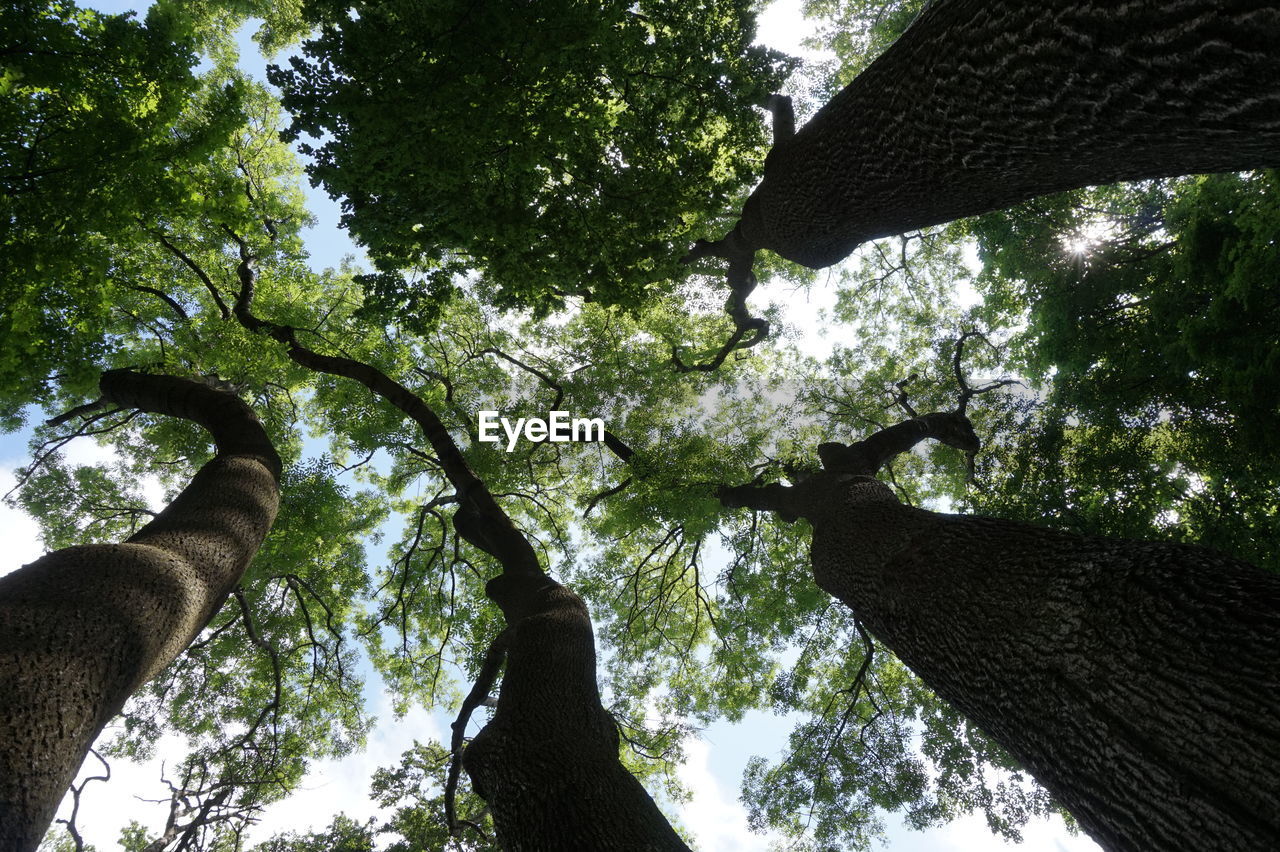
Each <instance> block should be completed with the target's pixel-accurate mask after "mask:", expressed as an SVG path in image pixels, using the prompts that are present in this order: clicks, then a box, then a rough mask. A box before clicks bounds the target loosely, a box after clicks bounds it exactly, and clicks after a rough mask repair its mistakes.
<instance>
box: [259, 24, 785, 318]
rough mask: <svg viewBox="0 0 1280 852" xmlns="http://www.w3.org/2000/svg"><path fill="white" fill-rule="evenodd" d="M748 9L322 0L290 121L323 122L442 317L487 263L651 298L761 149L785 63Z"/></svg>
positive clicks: (607, 295)
mask: <svg viewBox="0 0 1280 852" xmlns="http://www.w3.org/2000/svg"><path fill="white" fill-rule="evenodd" d="M749 9H750V4H749V3H747V2H744V0H708V2H700V3H687V2H679V3H677V2H668V0H647V2H642V3H639V4H633V3H626V2H617V0H610V2H601V3H577V2H556V3H550V4H548V3H542V4H539V5H537V6H536V7H533V6H529V5H528V4H526V3H519V2H505V3H498V4H486V5H485V6H484V7H483V8H478V7H476V6H475V5H474V4H470V3H456V2H434V3H431V4H428V5H427V6H423V5H422V4H421V3H414V2H403V3H376V4H375V3H369V4H356V5H355V6H354V7H353V6H351V4H348V3H328V2H314V3H309V4H307V5H306V14H307V16H308V18H309V20H310V22H311V23H312V24H313V25H314V26H317V27H318V28H319V31H318V32H317V34H316V35H314V36H313V37H312V38H310V39H309V40H308V41H307V42H306V43H305V44H304V46H303V50H304V56H303V57H295V58H293V59H292V60H290V68H289V69H288V70H284V69H275V70H273V71H272V72H271V75H270V76H271V80H272V82H273V83H274V84H275V85H278V86H280V87H281V89H282V90H283V92H284V94H283V102H284V105H285V107H286V108H287V109H288V110H289V111H290V112H291V113H292V114H293V123H292V126H291V128H290V129H289V135H290V137H291V138H298V137H299V136H300V135H302V134H306V135H307V136H308V138H310V137H315V138H316V139H322V140H323V141H321V142H319V143H317V144H312V143H310V142H307V143H305V144H304V145H303V146H302V150H303V151H304V152H305V153H309V154H311V155H312V156H313V162H312V164H311V165H310V166H309V167H308V171H309V173H310V175H311V178H312V181H313V182H316V183H323V184H324V186H325V187H326V189H327V190H328V191H329V193H330V194H331V195H332V196H333V197H334V198H341V199H342V202H343V206H344V211H345V212H344V218H343V221H344V224H345V225H346V226H347V227H349V228H350V229H351V231H352V233H353V234H354V235H355V236H356V238H357V239H359V240H360V241H361V242H362V243H363V244H364V245H366V246H367V247H368V249H369V252H370V256H371V257H372V258H373V259H374V260H375V263H376V264H377V265H378V266H379V268H380V274H379V275H376V276H371V277H370V278H369V279H368V280H369V284H370V286H371V287H372V292H373V293H374V294H376V295H377V297H378V300H379V301H381V302H384V303H386V305H387V306H388V307H392V306H397V307H407V308H408V309H409V311H410V315H411V316H417V317H418V319H419V321H421V322H424V323H428V324H429V323H430V322H432V321H433V319H434V318H435V317H436V316H437V315H438V311H439V307H438V300H439V299H440V298H442V297H444V296H446V295H447V294H448V293H450V292H452V291H453V290H454V289H455V288H456V283H455V281H454V278H455V277H456V276H458V275H460V274H464V273H468V272H472V271H475V272H481V273H483V274H484V281H485V286H486V287H489V288H493V290H494V299H495V300H496V302H497V303H499V304H507V305H511V304H520V305H525V306H534V307H536V308H538V309H539V310H542V311H546V310H548V309H549V308H552V307H559V306H562V305H563V304H564V298H565V296H566V295H568V294H571V293H572V294H590V295H591V296H592V298H595V299H600V300H603V301H606V302H610V303H619V304H625V305H630V306H635V305H638V304H640V303H641V302H642V301H643V300H644V299H646V298H647V297H648V296H649V295H650V292H651V291H652V290H653V289H654V288H656V287H661V286H664V284H663V282H666V281H667V280H669V279H672V278H676V277H679V272H680V266H679V264H678V252H677V250H676V247H677V246H679V245H682V244H684V243H687V242H688V241H689V240H690V239H692V237H693V235H694V234H695V233H697V232H699V231H700V230H701V229H702V227H703V224H704V223H705V222H707V221H708V220H709V219H712V218H714V217H716V216H719V215H722V214H723V212H724V211H725V210H726V209H727V207H728V205H729V204H730V203H731V202H732V201H734V200H735V196H736V194H737V193H739V192H741V190H742V188H743V186H744V185H745V184H746V183H747V182H748V180H749V175H750V173H751V170H752V166H753V163H754V161H755V160H757V159H758V158H759V157H761V156H763V154H764V142H765V140H764V134H763V129H762V128H761V127H760V124H759V121H758V119H757V117H756V111H755V109H754V106H756V105H758V104H762V103H763V102H764V101H765V99H766V97H767V96H768V95H769V93H770V92H772V91H774V90H775V89H776V87H777V86H778V85H779V84H780V83H781V80H782V78H783V77H785V75H786V71H787V69H788V63H787V62H786V61H784V58H783V57H782V56H780V55H778V54H777V53H775V52H773V51H769V50H766V49H764V48H761V47H757V46H753V45H752V44H751V41H752V38H753V36H754V21H753V18H752V14H751V12H750V11H749ZM533 31H536V32H537V33H538V37H537V38H536V39H533V38H528V37H527V33H529V32H533ZM387 44H394V45H396V50H395V53H394V54H392V55H391V56H385V55H383V53H382V50H381V46H383V45H387ZM375 45H377V46H378V47H377V48H374V49H371V48H373V46H375ZM480 93H483V95H482V94H480ZM407 266H412V267H413V268H414V269H415V271H416V273H417V276H418V277H417V278H415V280H414V282H413V283H412V284H411V285H410V284H408V283H406V282H405V281H404V280H403V279H402V277H401V273H402V271H403V270H404V269H405V268H406V267H407ZM402 313H403V311H402Z"/></svg>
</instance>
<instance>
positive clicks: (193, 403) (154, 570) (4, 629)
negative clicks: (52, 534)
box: [0, 371, 280, 852]
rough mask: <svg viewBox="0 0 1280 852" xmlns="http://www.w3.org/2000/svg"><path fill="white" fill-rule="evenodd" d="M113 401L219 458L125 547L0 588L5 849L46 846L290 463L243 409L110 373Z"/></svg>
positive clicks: (0, 583)
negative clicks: (82, 771) (70, 799)
mask: <svg viewBox="0 0 1280 852" xmlns="http://www.w3.org/2000/svg"><path fill="white" fill-rule="evenodd" d="M101 388H102V392H103V396H104V397H105V398H106V399H107V400H108V401H110V402H113V403H115V404H117V405H121V406H126V407H136V408H141V409H143V410H145V411H151V412H155V413H159V414H168V415H172V416H178V417H185V418H188V419H191V420H194V421H196V422H198V423H200V424H201V425H202V426H204V427H205V428H207V429H209V430H210V431H211V432H212V433H213V437H214V439H215V441H216V442H217V445H218V454H217V456H216V457H215V458H214V459H213V460H212V461H210V462H209V463H208V464H206V465H205V466H204V467H203V468H201V469H200V471H199V472H198V473H196V475H195V477H194V478H193V479H192V480H191V483H190V484H189V485H188V486H187V487H186V488H185V489H184V490H183V491H182V493H181V494H179V495H178V497H177V499H175V500H174V501H173V502H172V503H171V504H170V505H169V506H168V507H167V508H166V509H165V510H164V511H163V512H161V513H160V514H159V515H158V516H157V517H156V518H155V520H154V521H152V522H151V523H150V524H148V525H147V526H145V527H143V528H142V529H141V530H139V531H138V533H137V534H136V535H134V536H133V537H131V538H130V539H129V540H128V541H126V542H124V543H123V544H94V545H84V546H79V547H69V548H65V549H63V550H58V551H55V552H53V553H50V554H47V555H45V556H44V557H42V558H40V559H38V560H36V561H35V562H32V563H30V564H29V565H26V566H24V567H22V568H20V569H18V570H17V571H15V572H13V573H11V574H8V575H7V576H5V577H3V578H0V849H3V850H5V852H28V850H33V849H35V848H36V846H37V845H38V844H39V842H40V839H41V837H42V836H43V834H44V832H45V830H46V829H47V827H48V825H49V823H50V821H51V820H52V819H53V816H54V813H55V811H56V810H57V807H58V803H59V801H61V799H62V796H63V794H64V793H65V792H66V790H67V787H68V785H69V784H71V782H72V780H73V779H74V778H75V774H76V771H77V769H78V768H79V766H80V763H81V762H82V761H83V760H84V757H85V755H86V754H87V753H88V750H89V747H90V746H91V745H92V744H93V741H94V740H95V739H96V738H97V736H98V734H99V733H100V732H101V731H102V728H103V726H104V725H106V723H107V722H108V721H109V720H110V719H111V718H112V717H113V716H115V715H116V714H117V713H119V712H120V709H121V708H122V707H123V706H124V702H125V700H126V699H127V698H128V697H129V696H130V695H131V694H132V693H133V692H134V691H135V690H136V689H137V688H138V687H139V686H141V685H142V684H143V683H145V682H146V681H147V680H149V679H150V678H151V677H153V676H154V675H155V674H157V673H158V672H159V671H160V670H161V669H162V668H163V667H164V666H165V665H167V664H168V663H169V662H170V661H171V660H172V659H173V658H174V657H175V656H177V655H178V654H179V653H180V652H181V651H182V650H183V649H184V648H186V646H187V645H188V644H190V642H191V640H192V639H194V638H195V636H196V635H197V634H198V633H199V632H200V630H201V629H202V628H203V627H204V626H205V625H206V624H207V623H208V622H209V619H210V618H211V617H212V616H213V614H214V613H215V612H216V611H217V609H218V607H219V606H221V605H222V602H223V601H224V600H225V599H226V597H227V595H228V594H229V593H230V592H231V590H232V589H233V588H234V587H235V585H236V583H237V582H239V580H240V577H241V575H242V574H243V573H244V570H245V568H246V567H247V566H248V564H249V562H250V560H251V559H252V558H253V555H254V553H256V552H257V549H258V546H259V545H260V544H261V543H262V540H263V538H264V537H265V536H266V534H267V531H268V530H269V529H270V528H271V523H272V521H273V520H274V519H275V513H276V508H277V505H278V499H279V491H278V481H279V474H280V460H279V457H278V456H277V455H276V453H275V451H274V449H273V448H272V446H271V443H270V441H269V439H268V438H267V436H266V433H265V432H264V431H263V429H262V427H261V426H260V425H259V424H258V422H257V420H256V418H254V416H253V413H252V411H250V409H249V408H248V406H246V405H245V404H244V403H243V402H242V401H241V400H240V399H238V398H237V397H235V396H232V395H231V394H228V393H223V392H220V391H216V390H214V389H212V388H210V387H206V386H204V385H199V384H196V383H194V382H190V381H186V380H183V379H176V378H172V377H168V376H146V375H140V374H135V373H126V372H120V371H116V372H111V373H107V374H105V375H104V376H103V379H102V382H101Z"/></svg>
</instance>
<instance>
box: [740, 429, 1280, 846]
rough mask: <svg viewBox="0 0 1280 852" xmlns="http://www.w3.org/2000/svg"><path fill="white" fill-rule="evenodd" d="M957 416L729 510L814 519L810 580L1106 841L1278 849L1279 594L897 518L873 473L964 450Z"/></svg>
mask: <svg viewBox="0 0 1280 852" xmlns="http://www.w3.org/2000/svg"><path fill="white" fill-rule="evenodd" d="M954 414H958V415H959V417H958V418H957V417H955V416H952V417H945V416H939V415H937V414H932V415H925V416H923V417H918V418H913V419H912V420H909V421H905V422H903V423H902V424H899V425H898V426H895V427H891V428H890V429H887V430H883V431H881V432H877V433H875V434H874V435H871V436H869V437H868V438H866V439H864V440H863V441H861V442H858V443H856V444H853V445H851V446H848V447H845V446H843V445H839V444H836V445H832V444H824V445H823V446H822V447H820V449H819V451H820V453H822V456H823V464H824V467H825V470H824V472H823V473H820V474H816V475H814V476H812V477H809V478H808V479H805V480H803V481H801V482H800V483H798V484H797V485H795V486H790V487H788V486H781V485H771V486H740V487H738V488H734V489H728V490H726V491H725V492H724V496H723V498H722V499H724V500H725V502H726V503H727V504H728V505H731V506H733V505H736V506H748V507H751V508H755V509H768V510H771V511H774V512H777V513H779V514H780V515H781V516H782V517H783V518H784V519H785V518H798V517H803V518H805V519H806V520H808V521H809V522H810V523H811V524H812V526H813V549H812V557H811V558H812V561H813V570H814V576H815V579H817V581H818V584H819V585H820V586H822V587H823V588H824V589H826V590H827V591H829V592H830V593H831V594H832V595H834V596H835V597H836V598H838V599H839V600H841V601H843V602H844V603H845V604H847V605H848V606H849V607H850V608H851V609H852V610H853V611H854V613H855V614H856V615H857V617H858V618H859V619H860V620H861V621H862V622H863V623H865V624H866V626H867V629H868V630H870V631H871V632H872V633H874V634H875V636H876V637H877V638H878V639H880V641H882V642H884V643H885V645H886V646H888V647H889V648H890V649H892V650H893V652H894V653H895V654H896V655H897V656H898V657H899V658H900V659H901V660H902V661H903V662H904V663H906V664H907V665H908V666H909V667H911V669H912V670H913V671H914V672H916V673H917V674H918V675H919V676H920V677H921V679H923V680H924V682H925V683H927V684H928V685H929V686H930V687H931V688H932V689H933V690H934V691H936V692H937V693H938V694H939V695H940V696H941V697H943V698H944V699H946V700H947V701H948V702H950V703H951V704H952V705H953V706H955V707H956V708H957V709H959V710H960V712H962V713H964V714H965V716H966V717H968V718H969V719H970V720H972V721H974V722H975V723H976V724H978V725H979V726H980V727H981V728H982V729H983V730H984V731H986V732H987V733H988V734H989V735H991V736H992V737H993V738H994V739H995V740H996V741H997V742H999V743H1001V745H1003V746H1004V747H1005V748H1007V749H1009V751H1010V752H1011V753H1012V754H1013V755H1014V756H1015V757H1016V758H1017V759H1018V760H1019V762H1020V763H1022V764H1023V765H1024V766H1026V767H1028V768H1029V769H1030V770H1031V771H1032V772H1033V773H1034V774H1035V776H1036V778H1037V779H1038V780H1039V781H1040V782H1041V783H1042V784H1044V785H1045V787H1047V788H1048V789H1049V791H1050V792H1051V793H1053V795H1054V796H1055V798H1057V799H1058V800H1059V801H1060V802H1062V803H1063V804H1064V805H1065V806H1066V807H1067V808H1068V809H1069V810H1070V811H1071V813H1072V815H1073V816H1075V817H1076V819H1078V820H1079V821H1080V823H1081V824H1082V825H1083V826H1084V827H1085V829H1086V830H1088V831H1089V833H1090V834H1091V835H1092V836H1093V837H1094V838H1096V839H1097V840H1099V842H1101V843H1103V844H1104V845H1107V846H1111V847H1114V848H1146V849H1173V848H1177V847H1178V845H1180V844H1182V843H1185V841H1186V838H1187V837H1191V836H1197V835H1198V833H1199V832H1200V831H1202V830H1203V829H1202V828H1199V827H1201V826H1213V828H1212V832H1213V836H1214V843H1215V844H1216V845H1217V846H1219V847H1220V848H1223V849H1242V850H1243V849H1262V848H1265V847H1266V846H1267V845H1268V844H1269V843H1270V842H1272V841H1273V840H1274V839H1275V838H1276V837H1280V825H1277V824H1276V823H1275V822H1274V821H1273V820H1272V819H1270V818H1269V817H1267V816H1265V814H1266V813H1267V809H1266V805H1265V802H1267V801H1271V800H1273V799H1274V798H1275V796H1276V794H1277V793H1278V792H1280V778H1277V775H1276V773H1275V772H1274V770H1273V767H1274V756H1275V754H1276V745H1277V743H1280V730H1277V728H1276V727H1275V726H1274V724H1272V722H1271V721H1270V719H1269V716H1268V714H1267V711H1266V709H1265V708H1266V707H1268V706H1269V705H1270V703H1271V702H1272V701H1273V700H1274V697H1275V695H1276V694H1277V690H1280V679H1278V678H1277V676H1276V674H1275V672H1276V671H1277V663H1278V662H1280V643H1277V641H1276V638H1275V637H1276V635H1277V634H1276V632H1275V627H1276V625H1277V622H1280V579H1278V578H1277V576H1276V575H1274V574H1269V573H1267V572H1265V571H1262V570H1261V569H1258V568H1256V567H1254V566H1252V565H1249V564H1248V563H1244V562H1240V561H1238V560H1234V559H1231V558H1230V557H1227V556H1224V555H1222V554H1219V553H1216V552H1214V551H1210V550H1207V549H1203V548H1196V547H1191V546H1185V545H1181V546H1180V545H1169V544H1159V543H1154V542H1139V541H1129V540H1123V539H1102V538H1082V537H1079V536H1074V535H1071V534H1067V533H1061V532H1057V531H1054V530H1049V529H1044V528H1041V527H1035V526H1030V525H1027V524H1020V523H1017V522H1012V521H1000V520H996V519H992V518H984V517H978V516H957V515H939V514H935V513H932V512H927V511H924V510H921V509H916V508H912V507H906V506H903V505H902V504H901V502H900V501H899V499H898V498H897V496H896V495H895V494H894V493H893V491H892V490H891V489H890V488H888V487H887V486H886V485H884V484H883V483H881V482H879V481H878V480H876V479H875V478H874V473H875V472H876V471H877V470H878V469H879V468H880V467H881V466H882V465H883V464H884V463H885V462H887V461H888V460H889V459H890V458H891V457H892V456H893V455H895V454H897V453H898V452H902V451H904V450H905V449H907V448H909V447H910V446H911V445H913V444H914V443H915V442H917V441H919V440H923V439H924V438H934V439H936V440H940V441H944V442H946V443H950V444H953V445H955V446H957V447H959V448H961V449H966V450H972V449H977V446H978V444H977V440H976V436H975V435H974V434H973V432H972V429H971V428H969V429H966V426H967V423H966V422H963V420H964V418H963V410H962V409H961V410H960V411H958V412H955V413H954ZM957 420H958V421H959V422H957ZM824 448H825V452H824ZM940 637H945V639H942V640H941V641H940ZM1184 714H1185V715H1184ZM1102 755H1105V758H1102V757H1101V756H1102Z"/></svg>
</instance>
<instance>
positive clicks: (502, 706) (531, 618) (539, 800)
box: [463, 574, 688, 852]
mask: <svg viewBox="0 0 1280 852" xmlns="http://www.w3.org/2000/svg"><path fill="white" fill-rule="evenodd" d="M487 591H488V593H489V596H490V597H491V598H493V599H494V600H495V601H496V602H497V603H498V604H499V605H500V606H501V607H502V609H503V612H504V614H505V615H506V616H507V622H508V624H509V625H510V626H509V627H508V630H507V638H506V642H507V668H506V673H505V675H504V676H503V679H502V689H501V691H500V693H499V695H498V706H497V709H496V711H495V712H494V715H493V718H492V719H491V720H490V721H489V723H488V724H487V725H485V727H484V728H483V729H482V730H481V731H480V733H479V734H477V735H476V737H475V739H473V740H472V741H471V744H470V745H468V746H467V748H466V751H465V752H464V753H463V766H464V767H465V768H466V770H467V774H468V775H469V776H470V777H471V780H472V784H473V785H474V787H475V790H476V792H477V793H479V794H480V796H482V797H483V798H484V799H485V801H486V802H488V804H489V807H490V809H491V811H492V813H493V819H494V824H495V826H496V828H497V832H498V839H499V841H500V842H501V843H502V845H503V848H504V849H507V850H511V852H517V850H518V852H577V850H581V851H582V852H587V850H591V852H607V851H608V850H618V852H624V850H625V852H668V850H671V852H675V851H676V850H678V851H679V852H688V847H687V846H686V845H685V844H684V842H683V841H682V840H681V839H680V838H679V836H678V835H677V834H676V833H675V831H674V830H673V829H672V828H671V826H670V824H669V823H668V822H667V820H666V818H665V817H664V816H663V815H662V812H661V811H659V810H658V807H657V805H656V804H654V801H653V799H652V798H651V797H650V796H649V794H648V793H647V792H645V789H644V788H643V787H642V786H641V785H640V782H639V781H637V780H636V779H635V777H634V776H632V775H631V773H629V772H628V771H627V770H626V768H625V767H623V765H622V763H621V762H620V761H619V760H618V732H617V728H616V727H615V724H614V721H613V719H612V717H610V716H609V714H608V713H607V712H606V711H605V709H604V707H603V706H601V704H600V693H599V690H598V688H597V686H596V655H595V643H594V641H593V639H592V634H591V619H590V618H589V617H588V615H587V608H586V606H585V605H584V604H583V603H582V600H581V599H580V598H579V597H578V596H577V595H575V594H574V593H573V592H572V591H570V590H569V589H567V588H565V587H564V586H562V585H560V584H559V583H556V582H555V581H554V580H551V579H549V578H547V577H542V576H531V575H511V574H505V575H503V576H501V577H498V578H496V579H494V580H492V581H490V583H489V587H488V589H487Z"/></svg>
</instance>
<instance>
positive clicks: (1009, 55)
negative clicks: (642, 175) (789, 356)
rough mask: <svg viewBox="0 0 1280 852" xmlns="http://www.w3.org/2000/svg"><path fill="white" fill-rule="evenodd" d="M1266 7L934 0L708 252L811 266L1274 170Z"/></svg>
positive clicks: (1279, 111)
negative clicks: (1021, 213) (1078, 197)
mask: <svg viewBox="0 0 1280 852" xmlns="http://www.w3.org/2000/svg"><path fill="white" fill-rule="evenodd" d="M1278 38H1280V10H1277V9H1276V8H1275V6H1274V5H1273V4H1271V3H1267V2H1262V1H1261V0H1255V2H1240V3H1228V4H1223V3H1217V2H1211V0H1166V2H1142V3H1133V4H1127V5H1123V6H1116V5H1113V4H1104V3H1095V2H1080V0H1053V1H1052V2H1044V3H987V2H978V0H941V2H937V3H932V4H930V5H929V6H927V7H926V8H925V9H924V11H923V12H922V13H921V14H920V16H919V18H917V19H916V21H915V22H914V23H913V24H912V25H911V27H910V28H908V30H907V31H906V32H905V33H904V34H903V36H902V37H901V38H900V39H898V40H897V41H895V42H894V43H893V45H892V46H891V47H890V48H889V49H888V50H886V51H885V53H884V54H883V55H881V56H880V58H879V59H877V60H876V61H875V62H873V63H872V64H871V65H870V66H869V67H868V68H867V69H866V70H865V71H864V72H863V73H861V74H859V75H858V76H857V78H856V79H854V80H853V82H851V83H850V84H849V85H848V86H847V87H845V88H844V89H843V90H842V91H841V92H840V93H839V94H837V95H836V96H835V97H833V98H832V99H831V101H830V102H829V103H827V104H826V105H825V106H824V107H823V108H822V109H821V110H819V112H818V113H817V114H816V115H815V116H814V117H813V119H812V120H810V121H809V122H808V123H807V124H805V125H804V126H803V127H802V128H800V129H799V130H798V131H796V133H795V135H794V136H792V137H791V138H789V139H785V140H783V141H781V142H780V143H779V144H775V145H774V147H773V149H772V151H771V152H770V154H769V157H768V158H767V160H766V162H765V169H764V179H763V180H762V182H761V183H760V185H759V186H758V187H757V188H756V190H755V191H754V192H753V193H752V195H751V197H750V198H749V199H748V201H747V203H746V205H745V206H744V207H743V210H742V218H741V220H740V221H739V223H738V224H737V225H736V226H735V228H734V229H733V231H732V232H731V233H730V234H729V235H727V236H726V237H725V238H724V239H723V240H722V245H721V246H720V247H719V251H721V252H722V253H725V254H727V255H733V256H735V257H741V256H743V255H744V254H750V253H753V252H755V251H756V250H759V249H770V250H772V251H775V252H777V253H778V254H780V255H782V256H783V257H786V258H788V259H789V260H793V261H796V262H798V263H802V264H805V265H806V266H811V267H822V266H828V265H830V264H833V263H835V262H837V261H839V260H840V259H842V258H844V257H846V256H847V255H848V254H849V253H850V252H851V251H852V250H853V249H854V248H855V247H856V246H858V245H859V244H861V243H863V242H866V241H867V240H870V239H873V238H875V237H880V236H886V235H889V234H896V233H902V232H904V231H908V230H911V229H916V228H921V227H924V226H926V225H932V224H937V223H941V222H946V221H950V220H952V219H958V218H960V217H962V216H970V215H974V214H977V213H982V212H985V211H988V210H992V209H996V208H999V207H1005V206H1008V205H1011V204H1013V203H1015V202H1018V201H1022V200H1024V199H1027V198H1030V197H1032V196H1035V195H1041V194H1045V193H1051V192H1058V191H1061V190H1065V189H1070V188H1073V187H1078V186H1084V185H1088V184H1101V183H1110V182H1114V181H1117V180H1137V179H1141V178H1151V177H1159V176H1164V175H1177V174H1188V173H1202V172H1219V171H1235V170H1240V169H1248V168H1256V167H1259V166H1265V165H1274V164H1276V163H1278V162H1280V58H1277V56H1276V54H1275V51H1273V50H1270V49H1269V47H1268V45H1271V44H1274V43H1275V41H1276V40H1277V39H1278Z"/></svg>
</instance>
